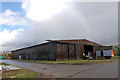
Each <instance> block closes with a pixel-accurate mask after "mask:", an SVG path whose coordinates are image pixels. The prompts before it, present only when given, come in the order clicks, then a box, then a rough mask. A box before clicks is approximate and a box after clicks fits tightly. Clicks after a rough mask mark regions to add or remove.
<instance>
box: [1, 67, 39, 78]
mask: <svg viewBox="0 0 120 80" xmlns="http://www.w3.org/2000/svg"><path fill="white" fill-rule="evenodd" d="M36 75H37V73H36V72H32V71H28V70H26V69H20V70H14V71H4V72H3V73H2V78H36Z"/></svg>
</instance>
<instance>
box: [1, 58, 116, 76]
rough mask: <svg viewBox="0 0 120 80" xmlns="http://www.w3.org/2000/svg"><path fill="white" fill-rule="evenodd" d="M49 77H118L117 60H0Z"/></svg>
mask: <svg viewBox="0 0 120 80" xmlns="http://www.w3.org/2000/svg"><path fill="white" fill-rule="evenodd" d="M0 62H5V63H8V64H12V65H15V66H18V67H21V68H25V69H28V70H31V71H34V72H38V73H40V74H42V75H45V76H48V77H51V78H118V62H117V61H116V62H110V63H99V64H87V65H70V64H42V63H33V62H22V61H15V60H0Z"/></svg>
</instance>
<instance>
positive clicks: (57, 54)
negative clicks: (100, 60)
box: [11, 39, 105, 61]
mask: <svg viewBox="0 0 120 80" xmlns="http://www.w3.org/2000/svg"><path fill="white" fill-rule="evenodd" d="M47 41H48V42H46V43H43V44H38V45H34V46H30V47H25V48H22V49H18V50H14V51H12V54H11V56H12V58H13V59H25V60H53V61H56V60H72V59H73V60H75V59H82V58H83V54H85V55H88V52H91V53H92V54H91V55H92V56H94V53H95V52H96V51H102V50H104V47H105V46H103V45H101V44H98V43H95V42H92V41H89V40H86V39H77V40H47Z"/></svg>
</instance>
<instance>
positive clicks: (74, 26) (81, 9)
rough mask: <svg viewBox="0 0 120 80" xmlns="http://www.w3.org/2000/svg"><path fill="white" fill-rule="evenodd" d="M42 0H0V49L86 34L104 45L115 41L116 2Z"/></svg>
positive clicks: (79, 36)
mask: <svg viewBox="0 0 120 80" xmlns="http://www.w3.org/2000/svg"><path fill="white" fill-rule="evenodd" d="M45 1H47V0H44V1H43V0H25V1H23V2H2V11H0V51H5V50H13V49H17V48H21V47H25V46H30V45H34V44H39V43H42V42H44V41H45V40H48V39H83V38H85V39H88V40H91V41H95V42H97V43H100V44H103V45H113V44H117V42H118V3H117V2H69V1H67V2H63V0H62V1H60V0H59V1H56V0H52V1H51V0H48V2H45ZM64 1H65V0H64Z"/></svg>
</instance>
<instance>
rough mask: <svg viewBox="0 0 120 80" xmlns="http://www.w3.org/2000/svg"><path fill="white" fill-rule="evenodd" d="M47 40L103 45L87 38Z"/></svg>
mask: <svg viewBox="0 0 120 80" xmlns="http://www.w3.org/2000/svg"><path fill="white" fill-rule="evenodd" d="M46 41H56V42H62V43H73V44H86V45H87V44H88V45H98V46H103V45H101V44H98V43H96V42H92V41H89V40H87V39H71V40H46Z"/></svg>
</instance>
